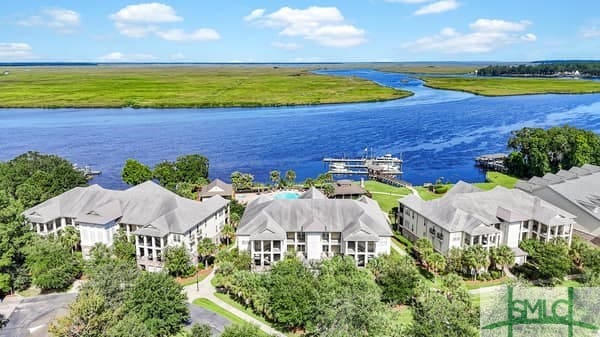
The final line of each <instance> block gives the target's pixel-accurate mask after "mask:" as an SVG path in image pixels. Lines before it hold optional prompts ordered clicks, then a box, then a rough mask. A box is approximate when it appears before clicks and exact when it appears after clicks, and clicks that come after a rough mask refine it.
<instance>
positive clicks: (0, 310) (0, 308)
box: [0, 295, 23, 319]
mask: <svg viewBox="0 0 600 337" xmlns="http://www.w3.org/2000/svg"><path fill="white" fill-rule="evenodd" d="M21 301H23V298H22V297H21V296H19V295H13V296H6V297H5V298H4V300H3V301H2V302H0V315H2V317H3V319H8V318H9V317H10V315H12V313H13V311H15V308H16V307H17V306H18V305H19V304H21Z"/></svg>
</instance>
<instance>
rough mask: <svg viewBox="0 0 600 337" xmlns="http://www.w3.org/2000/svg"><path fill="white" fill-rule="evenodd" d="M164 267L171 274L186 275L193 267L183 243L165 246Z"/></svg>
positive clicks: (176, 275)
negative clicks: (175, 245)
mask: <svg viewBox="0 0 600 337" xmlns="http://www.w3.org/2000/svg"><path fill="white" fill-rule="evenodd" d="M164 257H165V269H166V270H167V271H168V273H169V274H170V275H171V276H175V277H179V276H187V275H189V274H191V273H192V271H193V269H194V267H193V266H192V264H191V262H190V255H189V254H188V250H187V248H185V246H184V245H181V246H177V247H167V248H166V250H165V254H164Z"/></svg>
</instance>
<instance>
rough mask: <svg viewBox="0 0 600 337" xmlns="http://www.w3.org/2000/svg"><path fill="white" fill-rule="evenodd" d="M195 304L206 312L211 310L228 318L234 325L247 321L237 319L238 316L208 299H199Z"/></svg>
mask: <svg viewBox="0 0 600 337" xmlns="http://www.w3.org/2000/svg"><path fill="white" fill-rule="evenodd" d="M194 304H195V305H197V306H199V307H201V308H204V309H206V310H210V311H212V312H214V313H215V314H217V315H219V316H222V317H224V318H227V319H228V320H229V321H230V322H231V323H234V324H244V323H245V321H244V320H243V319H241V318H239V317H237V316H236V315H234V314H232V313H231V312H229V311H227V310H225V309H223V308H221V307H220V306H218V305H217V304H216V303H215V302H213V301H211V300H209V299H207V298H197V299H195V300H194Z"/></svg>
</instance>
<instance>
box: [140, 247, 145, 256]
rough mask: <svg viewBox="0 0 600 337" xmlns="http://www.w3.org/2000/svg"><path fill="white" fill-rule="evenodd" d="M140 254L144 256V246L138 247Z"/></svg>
mask: <svg viewBox="0 0 600 337" xmlns="http://www.w3.org/2000/svg"><path fill="white" fill-rule="evenodd" d="M140 256H141V257H143V256H144V248H140Z"/></svg>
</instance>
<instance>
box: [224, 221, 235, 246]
mask: <svg viewBox="0 0 600 337" xmlns="http://www.w3.org/2000/svg"><path fill="white" fill-rule="evenodd" d="M221 237H222V238H224V239H225V242H226V244H227V245H228V246H229V243H230V242H231V240H233V238H234V237H235V227H233V226H232V225H231V224H226V225H225V226H223V229H222V230H221Z"/></svg>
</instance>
